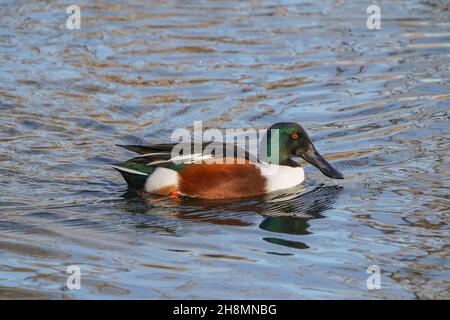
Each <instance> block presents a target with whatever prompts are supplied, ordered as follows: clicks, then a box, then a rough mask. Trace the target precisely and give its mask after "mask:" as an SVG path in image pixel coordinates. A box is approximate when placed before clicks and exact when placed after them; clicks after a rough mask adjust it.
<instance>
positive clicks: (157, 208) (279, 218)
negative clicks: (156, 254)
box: [123, 186, 343, 249]
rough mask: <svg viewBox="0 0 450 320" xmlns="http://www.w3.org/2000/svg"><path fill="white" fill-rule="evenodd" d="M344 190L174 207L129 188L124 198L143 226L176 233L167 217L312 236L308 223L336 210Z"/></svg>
mask: <svg viewBox="0 0 450 320" xmlns="http://www.w3.org/2000/svg"><path fill="white" fill-rule="evenodd" d="M342 190H343V187H340V186H318V187H315V188H314V189H312V190H309V191H306V192H305V187H304V186H301V187H299V188H295V189H293V190H292V191H291V192H290V193H287V192H284V193H282V194H273V195H266V196H265V197H260V198H252V199H247V200H240V201H224V200H201V199H195V198H183V199H182V200H181V202H180V203H177V204H174V203H173V201H171V200H167V199H159V198H157V197H155V196H152V195H148V194H143V193H140V192H138V191H135V190H133V189H129V190H128V191H127V192H126V193H125V194H124V195H123V198H124V200H125V210H126V211H128V212H129V213H132V214H134V215H139V217H140V218H141V219H139V220H140V221H139V223H140V224H142V218H143V217H145V218H147V219H149V220H144V221H146V223H148V224H149V225H151V226H153V227H155V223H156V224H159V226H158V227H159V228H164V229H168V230H170V229H172V230H175V229H176V228H177V223H176V222H175V221H174V220H173V219H165V218H164V217H166V218H168V217H176V218H178V219H182V220H187V221H190V222H206V223H211V224H214V225H228V226H250V225H254V224H256V223H259V228H261V229H262V230H266V231H270V232H273V233H278V234H280V235H281V234H285V235H308V234H311V232H310V231H308V227H309V226H310V224H309V220H311V219H320V218H325V216H324V212H325V211H327V210H330V209H333V206H334V203H335V202H336V200H337V199H338V197H339V194H340V193H341V192H342ZM255 213H256V214H255ZM142 214H145V215H144V216H143V215H142ZM150 214H151V215H150ZM261 216H262V217H263V220H262V222H261V221H260V219H261ZM263 240H265V241H267V242H270V243H273V244H277V245H282V246H287V247H291V248H296V249H306V248H308V246H307V245H306V244H304V243H302V242H298V241H292V240H285V239H282V238H279V237H265V238H263Z"/></svg>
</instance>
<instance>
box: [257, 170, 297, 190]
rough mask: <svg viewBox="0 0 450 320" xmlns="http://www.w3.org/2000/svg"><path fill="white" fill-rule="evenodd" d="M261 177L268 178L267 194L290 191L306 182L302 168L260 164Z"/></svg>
mask: <svg viewBox="0 0 450 320" xmlns="http://www.w3.org/2000/svg"><path fill="white" fill-rule="evenodd" d="M258 167H259V168H260V170H261V175H262V176H263V177H265V178H266V183H267V185H266V192H273V191H277V190H283V189H289V188H292V187H295V186H296V185H299V184H300V183H302V182H303V180H305V172H304V171H303V168H302V167H295V168H294V167H289V166H278V165H274V164H269V165H264V164H261V165H259V164H258Z"/></svg>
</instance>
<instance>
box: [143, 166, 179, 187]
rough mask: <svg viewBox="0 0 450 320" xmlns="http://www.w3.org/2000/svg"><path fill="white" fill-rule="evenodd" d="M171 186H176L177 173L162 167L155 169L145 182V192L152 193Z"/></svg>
mask: <svg viewBox="0 0 450 320" xmlns="http://www.w3.org/2000/svg"><path fill="white" fill-rule="evenodd" d="M171 186H175V187H177V186H178V173H177V172H176V171H174V170H171V169H167V168H163V167H157V168H156V169H155V171H154V172H153V173H152V174H151V175H150V176H149V177H148V178H147V181H146V182H145V190H146V191H147V192H153V191H157V190H160V189H163V188H165V187H171Z"/></svg>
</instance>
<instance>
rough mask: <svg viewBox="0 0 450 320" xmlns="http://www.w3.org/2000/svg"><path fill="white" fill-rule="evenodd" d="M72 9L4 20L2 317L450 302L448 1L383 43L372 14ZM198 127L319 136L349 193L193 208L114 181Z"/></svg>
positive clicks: (330, 183) (393, 28)
mask: <svg viewBox="0 0 450 320" xmlns="http://www.w3.org/2000/svg"><path fill="white" fill-rule="evenodd" d="M70 4H72V3H71V2H70V1H58V2H55V1H48V2H44V1H2V2H1V4H0V17H1V19H0V61H1V67H0V78H1V79H2V81H1V82H0V298H2V299H7V298H15V299H17V298H53V299H57V298H82V299H87V298H124V299H129V298H164V299H171V298H180V299H185V298H214V299H215V298H238V299H246V298H277V299H279V298H286V299H312V298H319V299H326V298H340V299H351V298H357V299H359V298H369V299H386V298H394V299H403V298H408V299H415V298H420V299H430V298H431V299H433V298H441V299H443V298H444V299H449V298H450V296H449V280H450V279H449V265H450V263H449V254H448V248H449V236H450V233H449V228H448V219H449V211H450V210H449V192H448V190H449V179H448V176H449V163H448V158H449V157H448V150H449V139H448V138H449V136H450V134H449V132H450V130H449V122H448V120H449V119H448V110H449V107H450V83H449V79H450V22H449V21H450V19H449V17H450V11H449V6H448V4H447V3H446V2H445V1H420V0H411V1H389V2H382V3H381V5H380V6H381V14H382V16H381V29H380V30H368V29H367V27H366V19H367V17H368V15H367V14H366V8H367V6H368V2H367V1H348V2H336V1H310V2H308V1H298V2H297V1H249V2H240V1H239V2H238V1H231V2H230V1H223V2H221V1H202V2H201V3H199V2H197V1H162V2H156V1H141V0H135V1H130V2H128V3H127V4H124V3H123V2H122V1H108V2H106V1H95V2H88V1H77V4H78V5H79V6H80V7H81V29H80V30H69V29H67V28H66V19H67V17H68V15H67V14H66V8H67V6H68V5H70ZM195 120H203V124H204V126H207V127H210V128H221V129H225V128H264V127H268V126H270V125H271V124H273V123H275V122H278V121H280V120H288V121H296V122H299V123H301V124H302V125H303V126H304V127H305V129H306V130H307V131H308V132H309V134H310V136H311V137H312V139H313V141H314V143H315V145H316V147H317V148H318V149H319V150H320V152H321V153H322V154H324V155H326V157H327V158H328V159H330V161H331V162H332V163H333V164H335V165H336V166H337V167H338V168H339V169H341V170H342V171H343V172H344V174H345V177H346V179H345V180H343V181H336V180H330V179H327V178H326V177H323V176H322V175H321V174H320V173H319V172H318V171H317V170H316V169H315V168H312V167H311V166H310V165H305V171H306V176H307V180H306V182H305V184H304V185H303V186H300V187H299V188H297V189H296V190H294V191H293V194H291V197H289V199H286V198H285V199H274V198H273V197H272V198H270V197H269V198H267V199H253V200H252V199H250V200H245V201H234V202H233V201H231V202H206V201H183V202H181V203H179V204H177V203H174V201H173V200H163V201H154V198H152V197H148V196H145V195H142V194H138V193H136V192H134V191H133V190H128V189H127V187H126V184H125V183H124V181H123V180H122V178H121V177H120V175H119V174H118V173H117V172H116V171H115V170H113V169H112V168H111V167H110V166H109V164H111V163H113V162H117V161H122V160H125V159H127V158H130V157H132V156H133V154H132V153H130V152H127V151H125V150H122V149H120V148H117V147H116V146H115V144H126V143H143V142H145V141H148V142H168V141H170V134H171V132H172V131H173V130H174V129H177V128H191V127H192V125H193V122H194V121H195ZM70 265H78V266H80V268H81V288H80V289H79V290H70V289H69V288H67V283H66V281H67V277H68V276H69V274H67V273H66V269H67V267H68V266H70ZM370 265H377V266H379V267H380V269H381V276H380V277H381V278H380V279H381V286H380V289H374V290H369V289H368V288H367V286H366V281H367V279H368V277H369V276H370V274H368V273H367V268H368V267H369V266H370Z"/></svg>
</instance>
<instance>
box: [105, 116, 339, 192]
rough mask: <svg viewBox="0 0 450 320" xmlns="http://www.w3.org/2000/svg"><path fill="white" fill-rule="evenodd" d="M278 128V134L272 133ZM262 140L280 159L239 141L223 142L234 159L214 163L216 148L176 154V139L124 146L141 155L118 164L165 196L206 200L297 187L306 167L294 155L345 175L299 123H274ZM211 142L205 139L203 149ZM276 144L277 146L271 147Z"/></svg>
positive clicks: (138, 183)
mask: <svg viewBox="0 0 450 320" xmlns="http://www.w3.org/2000/svg"><path fill="white" fill-rule="evenodd" d="M276 129H277V130H278V131H277V132H278V135H272V134H271V133H272V132H274V131H273V130H276ZM262 143H265V144H266V146H263V147H266V148H264V150H269V152H268V153H269V154H270V150H271V149H274V150H276V149H278V159H279V160H278V163H277V164H272V163H268V162H266V161H263V159H267V157H266V158H264V157H261V155H259V156H253V155H251V154H249V153H248V152H247V151H244V152H241V151H242V149H241V148H239V147H238V146H236V145H234V144H233V145H230V144H222V143H221V144H220V145H221V147H223V150H224V152H223V153H222V154H224V155H225V154H227V155H228V154H229V153H226V151H227V150H230V147H231V149H232V153H231V155H232V158H226V159H225V160H224V161H223V163H214V157H215V154H214V152H212V153H211V154H210V155H209V156H205V155H203V154H202V153H200V154H199V153H197V154H192V155H183V156H179V157H176V158H173V157H172V155H171V152H172V149H173V148H174V147H175V145H177V144H175V143H171V144H153V145H149V146H136V145H126V146H125V145H120V146H121V147H124V148H126V149H128V150H131V151H134V152H137V153H139V154H140V156H139V157H136V158H133V159H130V160H128V161H126V162H123V163H119V164H115V165H113V167H114V168H115V169H117V170H118V171H119V172H120V173H121V174H122V176H123V177H124V179H125V180H126V181H127V183H128V184H129V185H130V186H131V187H134V188H140V189H144V190H145V191H147V192H149V193H153V194H158V195H163V196H171V197H177V196H178V195H184V196H189V197H197V198H203V199H227V198H244V197H253V196H259V195H263V194H266V193H270V192H273V191H278V190H282V189H288V188H292V187H294V186H296V185H298V184H300V183H302V182H303V180H304V172H303V168H302V167H301V165H300V164H299V163H297V162H296V161H294V160H292V158H294V157H302V158H303V159H304V160H306V161H308V162H309V163H311V164H312V165H314V166H315V167H317V168H318V169H319V170H320V171H321V172H322V173H323V174H324V175H326V176H328V177H330V178H333V179H343V178H344V176H343V175H342V173H341V172H339V171H338V170H337V169H336V168H334V167H333V166H332V165H331V164H330V163H328V162H327V161H326V160H325V159H324V158H323V157H322V156H321V155H320V154H319V152H318V151H317V150H316V148H315V147H314V145H313V144H312V142H311V140H310V139H309V137H308V134H307V133H306V131H305V130H304V129H303V128H302V127H301V126H300V125H299V124H297V123H292V122H280V123H276V124H274V125H273V126H271V127H270V129H269V130H268V131H267V134H266V139H263V140H262ZM208 144H209V143H203V144H202V150H205V148H206V147H207V146H208ZM273 146H276V147H278V148H272V147H273ZM189 147H191V146H189ZM266 153H267V151H266ZM206 160H208V161H206ZM230 160H231V161H230ZM237 160H241V161H239V162H238V161H237ZM274 169H275V170H274Z"/></svg>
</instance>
